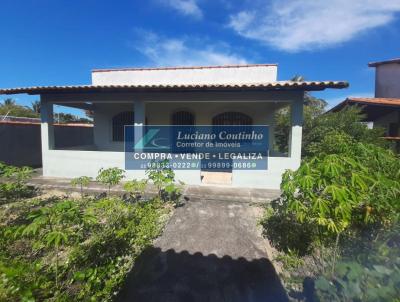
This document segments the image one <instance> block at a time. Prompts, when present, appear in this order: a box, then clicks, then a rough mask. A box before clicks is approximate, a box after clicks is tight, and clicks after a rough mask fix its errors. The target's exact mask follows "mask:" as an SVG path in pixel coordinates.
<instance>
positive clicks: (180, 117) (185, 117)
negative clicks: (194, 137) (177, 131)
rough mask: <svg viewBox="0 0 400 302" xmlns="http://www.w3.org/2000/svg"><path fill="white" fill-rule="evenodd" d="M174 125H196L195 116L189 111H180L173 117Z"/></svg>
mask: <svg viewBox="0 0 400 302" xmlns="http://www.w3.org/2000/svg"><path fill="white" fill-rule="evenodd" d="M172 125H176V126H180V125H190V126H192V125H194V115H193V113H191V112H188V111H178V112H175V113H174V114H173V115H172Z"/></svg>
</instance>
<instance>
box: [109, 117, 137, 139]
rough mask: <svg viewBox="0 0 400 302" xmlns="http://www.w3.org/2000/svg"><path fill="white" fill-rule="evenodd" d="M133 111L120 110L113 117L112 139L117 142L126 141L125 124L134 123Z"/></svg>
mask: <svg viewBox="0 0 400 302" xmlns="http://www.w3.org/2000/svg"><path fill="white" fill-rule="evenodd" d="M133 120H134V113H133V111H125V112H120V113H118V114H117V115H115V116H114V117H113V118H112V139H113V141H115V142H123V141H124V126H125V125H133Z"/></svg>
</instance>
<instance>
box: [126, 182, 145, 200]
mask: <svg viewBox="0 0 400 302" xmlns="http://www.w3.org/2000/svg"><path fill="white" fill-rule="evenodd" d="M146 187H147V180H146V179H142V180H136V179H134V180H131V181H127V182H126V183H125V184H124V190H125V191H127V192H128V193H129V197H130V199H131V200H133V201H138V200H140V198H142V197H144V194H145V191H146Z"/></svg>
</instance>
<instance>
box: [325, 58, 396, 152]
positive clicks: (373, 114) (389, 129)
mask: <svg viewBox="0 0 400 302" xmlns="http://www.w3.org/2000/svg"><path fill="white" fill-rule="evenodd" d="M368 66H369V67H373V68H375V97H373V98H372V97H371V98H365V97H349V98H347V99H345V100H344V101H343V102H340V103H339V104H337V105H336V106H334V107H333V108H332V109H330V110H329V112H337V111H340V110H342V109H343V108H345V107H347V106H359V107H361V108H362V112H363V113H364V114H365V119H364V122H365V123H366V124H367V126H368V127H369V128H371V129H372V128H374V127H381V128H384V129H385V132H386V133H385V139H387V140H391V141H394V142H395V145H396V150H397V152H400V85H399V83H400V58H395V59H391V60H385V61H379V62H372V63H369V64H368Z"/></svg>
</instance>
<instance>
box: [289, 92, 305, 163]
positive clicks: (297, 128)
mask: <svg viewBox="0 0 400 302" xmlns="http://www.w3.org/2000/svg"><path fill="white" fill-rule="evenodd" d="M290 115H291V131H290V138H289V156H290V157H291V158H292V159H294V160H295V161H296V162H298V163H299V164H300V160H301V137H302V125H303V95H302V97H301V99H296V100H294V101H293V102H292V104H291V110H290Z"/></svg>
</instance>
